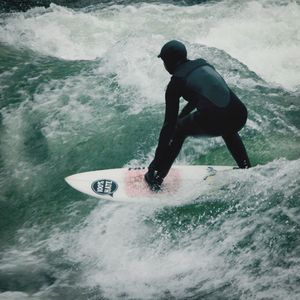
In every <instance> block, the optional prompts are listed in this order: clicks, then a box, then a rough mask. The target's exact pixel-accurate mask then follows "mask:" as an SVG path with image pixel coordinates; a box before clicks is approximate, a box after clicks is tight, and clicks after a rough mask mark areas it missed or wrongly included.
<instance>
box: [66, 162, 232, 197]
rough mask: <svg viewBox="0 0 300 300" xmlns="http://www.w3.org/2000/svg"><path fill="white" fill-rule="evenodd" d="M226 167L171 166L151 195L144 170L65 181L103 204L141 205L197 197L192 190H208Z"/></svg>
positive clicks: (116, 171) (84, 175)
mask: <svg viewBox="0 0 300 300" xmlns="http://www.w3.org/2000/svg"><path fill="white" fill-rule="evenodd" d="M232 169H233V167H230V166H174V167H173V168H172V169H171V170H170V172H169V174H168V176H167V177H166V178H165V180H164V182H163V184H162V190H161V191H159V192H155V191H152V190H151V189H150V188H149V186H148V185H147V183H146V182H145V181H144V174H145V172H146V169H145V168H120V169H109V170H98V171H91V172H84V173H78V174H74V175H71V176H68V177H66V178H65V180H66V182H67V183H68V184H69V185H70V186H72V187H73V188H74V189H76V190H78V191H80V192H82V193H85V194H87V195H90V196H92V197H96V198H98V199H103V200H111V201H121V202H142V201H147V200H152V199H156V200H157V199H158V200H169V199H172V200H174V199H178V198H180V197H187V198H190V197H197V196H198V195H197V193H198V191H197V189H196V190H195V186H202V187H203V186H204V187H209V186H211V185H213V183H212V181H211V179H212V178H213V177H214V176H215V175H216V174H217V173H218V172H220V171H226V170H232Z"/></svg>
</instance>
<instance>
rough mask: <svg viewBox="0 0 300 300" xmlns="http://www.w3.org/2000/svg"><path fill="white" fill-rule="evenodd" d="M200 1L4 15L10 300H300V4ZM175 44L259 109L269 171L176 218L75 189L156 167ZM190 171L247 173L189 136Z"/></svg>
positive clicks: (254, 152) (169, 209)
mask: <svg viewBox="0 0 300 300" xmlns="http://www.w3.org/2000/svg"><path fill="white" fill-rule="evenodd" d="M81 3H83V2H82V1H81ZM195 3H196V2H193V3H192V2H187V1H186V2H185V3H184V2H180V3H178V5H176V3H175V2H174V1H173V2H172V1H169V2H167V1H165V2H164V3H162V2H161V3H159V2H151V3H138V2H137V1H135V2H129V1H126V2H125V1H123V2H118V3H117V4H115V5H114V4H113V3H107V2H106V3H105V1H103V3H97V4H95V1H94V2H93V1H91V2H89V3H87V4H88V6H86V5H79V4H78V5H77V6H76V5H75V4H74V5H73V6H72V5H71V4H70V3H68V4H69V5H68V7H66V6H63V3H61V5H57V4H51V5H50V7H48V8H47V7H35V8H32V9H31V10H28V11H26V12H11V13H7V12H6V13H2V14H1V15H0V18H1V20H0V88H1V92H0V95H1V96H0V97H1V102H0V105H1V107H0V109H1V115H0V116H1V118H0V139H1V152H0V174H1V178H0V185H1V193H0V292H1V293H0V299H228V300H229V299H298V298H299V297H300V288H299V286H300V277H299V274H300V267H299V265H300V263H299V258H300V255H299V253H300V235H299V233H300V220H299V213H300V209H299V205H300V203H299V196H300V195H299V169H300V151H299V141H300V131H299V124H300V115H299V92H300V84H299V78H300V57H299V53H300V51H299V50H300V42H299V41H300V33H299V28H300V26H299V25H300V23H299V20H300V6H299V4H298V3H297V2H296V1H218V2H205V3H202V4H201V3H198V4H195ZM179 4H180V5H179ZM192 4H193V5H192ZM32 6H34V4H33V5H32ZM169 39H180V40H181V41H183V42H184V43H185V44H186V45H187V48H188V52H189V54H190V55H189V56H190V57H191V58H196V57H203V58H205V59H207V60H208V61H209V62H211V63H212V64H214V65H215V67H216V68H217V69H218V70H219V72H220V73H221V74H222V75H223V76H224V77H225V79H226V80H227V81H228V83H229V85H230V86H231V87H232V89H233V90H234V91H235V92H236V93H237V94H238V95H239V96H240V97H241V99H242V100H243V101H244V103H245V104H246V105H247V107H248V110H249V120H248V122H247V125H246V127H245V128H244V129H243V130H242V131H241V135H242V137H243V139H244V141H245V144H246V146H247V149H248V152H249V155H250V158H251V160H252V163H253V164H254V165H255V167H254V168H252V169H250V170H247V171H245V170H237V171H233V172H232V173H230V175H229V176H226V178H219V179H220V180H221V182H222V188H221V189H216V190H215V191H213V192H207V193H204V194H201V195H199V197H198V198H196V199H193V200H192V201H191V200H188V201H187V199H185V198H184V196H183V197H182V201H181V202H179V203H176V205H172V203H170V205H166V204H159V203H148V204H146V205H145V204H143V205H137V204H118V203H112V202H104V201H98V200H96V199H93V198H89V197H88V196H85V195H83V194H80V193H78V192H76V191H75V190H72V189H71V188H70V187H68V186H67V185H66V183H65V182H64V180H63V178H64V177H65V176H67V175H70V174H72V173H77V172H83V171H88V170H94V169H104V168H114V167H123V166H136V165H147V164H148V163H149V162H150V160H151V158H152V156H153V152H154V149H155V146H156V142H157V136H158V133H159V130H160V126H161V124H162V121H163V114H164V89H165V86H166V84H167V82H168V80H169V76H168V74H167V73H166V72H165V70H164V69H163V66H162V64H161V61H160V60H158V59H157V58H156V55H157V53H158V52H159V50H160V48H161V46H162V45H163V44H164V43H165V42H166V41H167V40H169ZM177 163H179V164H180V163H182V164H183V163H184V164H217V165H231V164H232V165H233V164H234V162H233V160H232V158H231V157H230V155H229V154H228V152H227V149H226V148H225V146H224V144H223V142H222V140H221V139H219V138H214V139H189V140H188V141H187V142H186V144H185V146H184V149H183V151H182V153H181V154H180V156H179V158H178V161H177Z"/></svg>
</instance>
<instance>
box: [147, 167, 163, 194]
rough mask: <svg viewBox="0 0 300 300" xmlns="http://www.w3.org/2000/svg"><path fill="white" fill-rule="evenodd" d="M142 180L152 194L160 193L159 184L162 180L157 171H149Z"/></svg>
mask: <svg viewBox="0 0 300 300" xmlns="http://www.w3.org/2000/svg"><path fill="white" fill-rule="evenodd" d="M144 178H145V181H146V182H147V184H148V186H149V187H150V189H151V190H152V191H154V192H159V191H161V184H162V182H163V180H164V179H163V178H162V177H161V176H160V175H159V174H158V172H157V171H153V170H149V171H148V172H147V173H146V174H145V176H144Z"/></svg>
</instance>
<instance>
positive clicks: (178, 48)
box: [158, 40, 187, 74]
mask: <svg viewBox="0 0 300 300" xmlns="http://www.w3.org/2000/svg"><path fill="white" fill-rule="evenodd" d="M158 57H160V58H161V59H162V60H163V62H164V65H165V68H166V70H167V71H168V72H169V73H170V74H173V73H174V71H175V69H176V67H177V66H178V65H180V64H181V63H183V62H185V61H186V60H187V51H186V48H185V46H184V44H183V43H181V42H179V41H176V40H172V41H170V42H167V43H166V44H165V45H164V46H163V47H162V48H161V51H160V54H159V55H158Z"/></svg>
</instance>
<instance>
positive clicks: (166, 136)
mask: <svg viewBox="0 0 300 300" xmlns="http://www.w3.org/2000/svg"><path fill="white" fill-rule="evenodd" d="M158 57H159V58H161V59H162V61H163V63H164V66H165V69H166V70H167V71H168V72H169V73H170V74H171V75H172V77H171V80H170V82H169V84H168V86H167V89H166V93H165V119H164V123H163V126H162V128H161V131H160V135H159V140H158V145H157V148H156V151H155V156H154V159H153V161H152V162H151V163H150V165H149V167H148V171H147V173H146V174H145V175H144V178H145V181H146V182H147V183H148V185H149V187H150V188H151V189H152V190H155V191H159V190H160V189H161V184H162V182H163V180H164V178H165V177H166V176H167V174H168V172H169V170H170V169H171V166H172V164H173V163H174V161H175V159H176V157H177V156H178V154H179V152H180V150H181V148H182V145H183V142H184V141H185V139H186V138H187V137H189V136H196V137H198V136H200V137H201V136H205V137H217V136H221V137H222V138H223V140H224V141H225V144H226V146H227V148H228V150H229V152H230V153H231V155H232V157H233V158H234V160H235V161H236V163H237V165H238V166H239V168H243V169H244V168H250V167H251V163H250V160H249V158H248V155H247V151H246V148H245V146H244V144H243V142H242V140H241V137H240V135H239V134H238V132H239V131H240V130H241V129H242V128H243V127H244V125H245V124H246V121H247V116H248V113H247V109H246V107H245V105H244V104H243V103H242V102H241V100H240V99H239V98H238V97H237V96H236V95H235V93H234V92H233V91H232V90H231V89H230V88H229V87H228V85H227V84H226V82H225V80H224V79H223V78H222V76H221V75H220V74H219V73H218V72H217V71H216V70H215V68H214V67H213V66H212V65H210V64H209V63H208V62H207V61H206V60H204V59H201V58H199V59H195V60H189V59H187V50H186V47H185V45H184V44H183V43H181V42H179V41H176V40H172V41H169V42H167V43H166V44H165V45H164V46H163V47H162V49H161V51H160V54H159V55H158ZM180 97H182V98H184V99H185V100H186V101H187V104H186V106H185V107H184V108H183V109H182V111H181V112H180V113H179V99H180ZM178 113H179V114H178Z"/></svg>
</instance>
